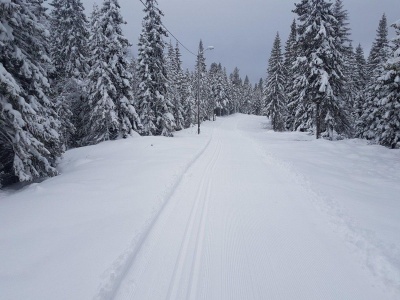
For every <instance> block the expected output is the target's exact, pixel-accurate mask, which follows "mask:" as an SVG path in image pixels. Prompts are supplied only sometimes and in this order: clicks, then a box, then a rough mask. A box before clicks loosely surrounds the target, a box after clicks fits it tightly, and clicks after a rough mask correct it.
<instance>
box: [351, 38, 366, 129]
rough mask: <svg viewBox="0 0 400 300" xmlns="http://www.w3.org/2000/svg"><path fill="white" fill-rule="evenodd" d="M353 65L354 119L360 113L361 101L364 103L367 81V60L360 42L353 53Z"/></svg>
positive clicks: (357, 118) (358, 116)
mask: <svg viewBox="0 0 400 300" xmlns="http://www.w3.org/2000/svg"><path fill="white" fill-rule="evenodd" d="M354 60H355V67H354V69H353V71H354V73H353V78H354V88H355V94H356V97H355V103H354V106H355V107H354V118H355V120H356V121H358V120H359V118H360V117H361V115H362V110H363V103H364V97H363V93H364V89H365V87H366V84H367V81H368V74H367V61H366V60H365V55H364V50H363V48H362V46H361V44H358V46H357V48H356V52H355V54H354Z"/></svg>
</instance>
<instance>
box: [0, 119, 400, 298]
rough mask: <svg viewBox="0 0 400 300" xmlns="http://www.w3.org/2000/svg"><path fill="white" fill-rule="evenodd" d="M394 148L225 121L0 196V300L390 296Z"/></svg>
mask: <svg viewBox="0 0 400 300" xmlns="http://www.w3.org/2000/svg"><path fill="white" fill-rule="evenodd" d="M399 157H400V151H399V150H389V149H386V148H384V147H380V146H371V145H367V143H366V142H365V141H360V140H346V141H337V142H329V141H324V140H319V141H315V140H314V139H313V137H311V136H308V135H307V134H304V133H274V132H272V131H271V130H269V124H268V122H267V121H266V119H264V118H263V117H255V116H246V115H235V116H231V117H226V118H219V119H218V120H217V121H216V122H209V123H204V124H203V125H202V134H201V135H200V136H198V135H197V134H196V129H195V128H193V129H189V130H185V131H183V132H180V133H177V134H176V137H175V138H172V139H171V138H163V137H136V138H131V139H128V140H121V141H114V142H106V143H102V144H100V145H97V146H91V147H85V148H81V149H74V150H71V151H68V152H67V153H66V154H65V157H64V159H63V161H62V163H61V165H60V171H61V173H62V174H61V175H60V176H58V177H55V178H52V179H48V180H46V181H44V182H42V183H38V184H32V185H30V186H27V187H25V188H24V189H23V190H19V191H12V190H7V191H0V299H113V298H114V299H165V298H169V299H189V298H190V299H398V298H400V259H399V257H400V238H399V235H398V232H400V218H399V216H400V200H399V199H398V198H399V196H398V195H400V187H399V182H400V158H399Z"/></svg>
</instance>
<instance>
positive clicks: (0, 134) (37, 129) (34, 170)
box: [0, 0, 62, 186]
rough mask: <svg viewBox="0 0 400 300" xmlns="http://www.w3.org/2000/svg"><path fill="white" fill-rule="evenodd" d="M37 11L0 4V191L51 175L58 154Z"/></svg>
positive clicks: (22, 4) (25, 4)
mask: <svg viewBox="0 0 400 300" xmlns="http://www.w3.org/2000/svg"><path fill="white" fill-rule="evenodd" d="M40 5H41V4H40V3H35V4H33V3H31V2H30V1H27V0H14V1H6V2H4V1H2V2H0V50H1V51H0V186H1V185H4V184H8V183H12V182H15V181H31V180H34V179H36V178H40V177H46V176H54V175H56V174H57V171H56V169H55V163H56V160H57V158H58V157H60V156H61V153H62V147H61V142H60V139H59V134H58V132H59V128H60V124H59V121H58V116H57V114H56V112H55V108H54V104H53V102H52V101H51V100H50V99H49V97H48V96H49V93H50V85H49V80H48V74H47V71H48V66H47V63H48V61H47V60H46V59H44V58H45V57H46V56H48V54H47V49H46V47H45V44H46V28H45V27H43V24H42V23H41V20H40V19H38V18H37V15H36V14H35V12H36V9H41V6H40Z"/></svg>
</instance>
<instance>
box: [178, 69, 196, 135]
mask: <svg viewBox="0 0 400 300" xmlns="http://www.w3.org/2000/svg"><path fill="white" fill-rule="evenodd" d="M192 77H193V76H192V74H191V73H190V72H189V70H186V73H185V76H184V78H183V83H182V99H183V118H184V122H185V128H189V127H191V126H193V125H194V124H195V123H196V113H197V110H196V95H195V92H194V89H193V84H192V82H193V79H192Z"/></svg>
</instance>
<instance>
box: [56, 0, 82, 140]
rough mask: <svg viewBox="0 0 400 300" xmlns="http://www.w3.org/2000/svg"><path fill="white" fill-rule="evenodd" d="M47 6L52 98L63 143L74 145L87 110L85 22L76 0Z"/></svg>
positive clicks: (66, 0)
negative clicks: (48, 7)
mask: <svg viewBox="0 0 400 300" xmlns="http://www.w3.org/2000/svg"><path fill="white" fill-rule="evenodd" d="M50 5H51V6H52V7H53V9H52V11H51V13H50V25H51V31H50V32H51V36H50V40H51V51H50V52H51V58H52V61H53V64H54V67H55V72H54V73H53V74H54V76H53V85H54V89H55V93H56V99H55V101H56V103H57V107H58V110H59V112H60V117H61V123H62V132H63V133H64V134H63V135H64V136H63V140H64V144H66V146H67V147H75V146H79V140H80V139H81V138H82V135H83V133H82V132H81V130H80V129H81V128H83V125H84V123H85V122H84V116H85V114H86V113H87V110H86V109H83V107H84V106H85V97H86V95H85V91H84V79H85V78H86V76H87V74H88V72H89V67H88V64H87V57H88V52H87V50H88V47H87V42H88V38H89V31H88V21H87V18H86V15H85V13H84V7H83V4H82V2H81V1H80V0H53V1H52V2H51V3H50ZM71 121H72V122H71ZM71 123H72V124H71Z"/></svg>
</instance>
